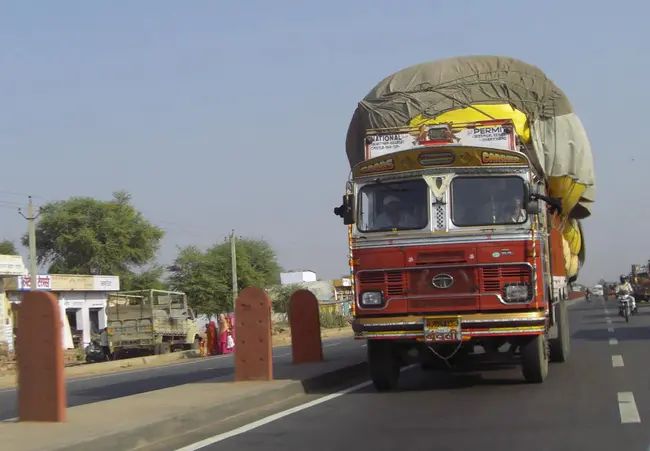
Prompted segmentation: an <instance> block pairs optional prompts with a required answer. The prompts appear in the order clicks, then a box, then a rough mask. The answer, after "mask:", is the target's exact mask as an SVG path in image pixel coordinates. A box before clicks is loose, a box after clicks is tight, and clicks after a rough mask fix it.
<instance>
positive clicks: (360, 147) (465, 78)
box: [346, 56, 595, 219]
mask: <svg viewBox="0 0 650 451" xmlns="http://www.w3.org/2000/svg"><path fill="white" fill-rule="evenodd" d="M504 104H505V105H510V106H512V107H513V108H514V109H516V110H518V111H520V112H523V113H524V114H525V115H526V118H527V119H528V124H527V128H529V133H526V134H527V135H529V143H528V144H527V147H528V149H527V154H528V156H529V158H530V159H531V161H532V162H533V164H534V165H535V166H536V167H537V168H538V170H539V171H541V173H542V174H544V176H545V177H546V178H547V180H548V181H549V182H550V185H551V190H552V191H556V193H555V194H558V193H557V191H560V192H561V193H559V195H560V196H561V197H563V198H564V199H565V201H566V202H568V203H570V204H571V205H570V208H569V209H570V210H571V211H570V216H571V217H572V218H576V219H582V218H585V217H587V216H589V215H590V212H591V204H592V202H593V201H594V200H595V199H594V194H595V189H594V188H595V177H594V167H593V156H592V152H591V146H590V144H589V140H588V138H587V134H586V132H585V129H584V127H583V126H582V123H581V121H580V119H579V118H578V116H577V115H576V114H575V112H574V110H573V107H572V106H571V103H570V102H569V100H568V99H567V97H566V96H565V95H564V93H563V92H562V91H561V90H560V88H558V87H557V86H556V85H555V84H554V83H553V82H552V81H551V80H549V79H548V78H547V77H546V75H545V74H544V72H542V71H541V70H540V69H538V68H537V67H534V66H531V65H529V64H527V63H525V62H523V61H520V60H517V59H514V58H507V57H501V56H466V57H456V58H449V59H444V60H438V61H432V62H428V63H423V64H418V65H416V66H412V67H408V68H406V69H403V70H400V71H399V72H396V73H394V74H393V75H390V76H388V77H387V78H385V79H384V80H382V81H381V82H379V84H377V86H375V87H374V88H373V89H372V90H371V91H370V92H369V93H368V94H367V95H366V96H365V97H364V98H363V100H362V101H361V102H359V105H358V107H357V109H356V111H355V112H354V115H353V117H352V121H351V123H350V126H349V129H348V134H347V140H346V152H347V155H348V160H349V162H350V165H351V166H354V165H356V164H357V163H359V162H361V161H363V160H364V158H365V150H364V138H365V132H366V130H367V129H371V128H389V127H402V126H406V125H409V124H412V121H413V120H414V119H416V118H417V117H421V118H424V119H432V120H434V119H435V118H437V117H438V116H440V115H443V114H444V113H449V112H450V111H453V110H459V109H465V108H467V107H469V106H471V105H475V106H476V105H504ZM479 110H480V109H479ZM493 118H495V119H502V118H500V117H494V116H493ZM485 119H489V118H488V117H485ZM520 134H521V133H520ZM572 197H573V198H575V200H573V201H570V198H572ZM565 205H566V204H565Z"/></svg>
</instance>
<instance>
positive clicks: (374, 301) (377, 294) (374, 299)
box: [359, 290, 384, 307]
mask: <svg viewBox="0 0 650 451" xmlns="http://www.w3.org/2000/svg"><path fill="white" fill-rule="evenodd" d="M359 304H361V305H362V306H363V307H382V306H383V305H384V293H382V292H381V291H379V290H374V291H364V292H363V293H361V296H359Z"/></svg>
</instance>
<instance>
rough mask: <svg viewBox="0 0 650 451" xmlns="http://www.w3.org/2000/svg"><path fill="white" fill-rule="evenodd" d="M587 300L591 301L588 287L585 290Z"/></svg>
mask: <svg viewBox="0 0 650 451" xmlns="http://www.w3.org/2000/svg"><path fill="white" fill-rule="evenodd" d="M585 299H586V300H587V301H590V300H591V290H590V289H589V287H586V288H585Z"/></svg>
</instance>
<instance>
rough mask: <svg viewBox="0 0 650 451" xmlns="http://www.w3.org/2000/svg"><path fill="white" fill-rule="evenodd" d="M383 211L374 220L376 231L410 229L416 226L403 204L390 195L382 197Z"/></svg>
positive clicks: (416, 223)
mask: <svg viewBox="0 0 650 451" xmlns="http://www.w3.org/2000/svg"><path fill="white" fill-rule="evenodd" d="M383 206H384V211H383V212H381V213H380V214H379V215H378V216H377V219H376V220H375V227H376V228H378V229H412V228H415V227H417V226H418V222H417V221H416V220H415V218H414V217H413V215H412V214H411V213H409V212H408V211H406V207H405V205H404V202H403V201H402V200H400V198H398V197H397V196H394V195H392V194H389V195H387V196H386V197H384V201H383Z"/></svg>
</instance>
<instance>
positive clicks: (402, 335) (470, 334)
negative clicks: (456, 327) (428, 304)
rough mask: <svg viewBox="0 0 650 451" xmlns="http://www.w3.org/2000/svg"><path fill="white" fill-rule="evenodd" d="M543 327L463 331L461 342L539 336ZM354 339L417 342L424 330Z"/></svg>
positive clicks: (363, 335)
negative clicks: (472, 339) (501, 337)
mask: <svg viewBox="0 0 650 451" xmlns="http://www.w3.org/2000/svg"><path fill="white" fill-rule="evenodd" d="M545 332H546V327H545V326H531V327H526V328H525V329H499V330H476V331H474V330H463V331H462V337H463V340H462V341H466V340H467V339H469V338H473V337H485V336H490V335H497V336H498V335H505V336H508V335H529V334H536V335H537V334H540V333H545ZM354 337H355V338H356V339H368V338H395V339H400V338H412V339H413V338H414V339H416V340H418V341H423V340H424V330H423V331H422V332H420V331H417V332H408V333H382V332H378V333H377V332H355V334H354Z"/></svg>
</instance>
